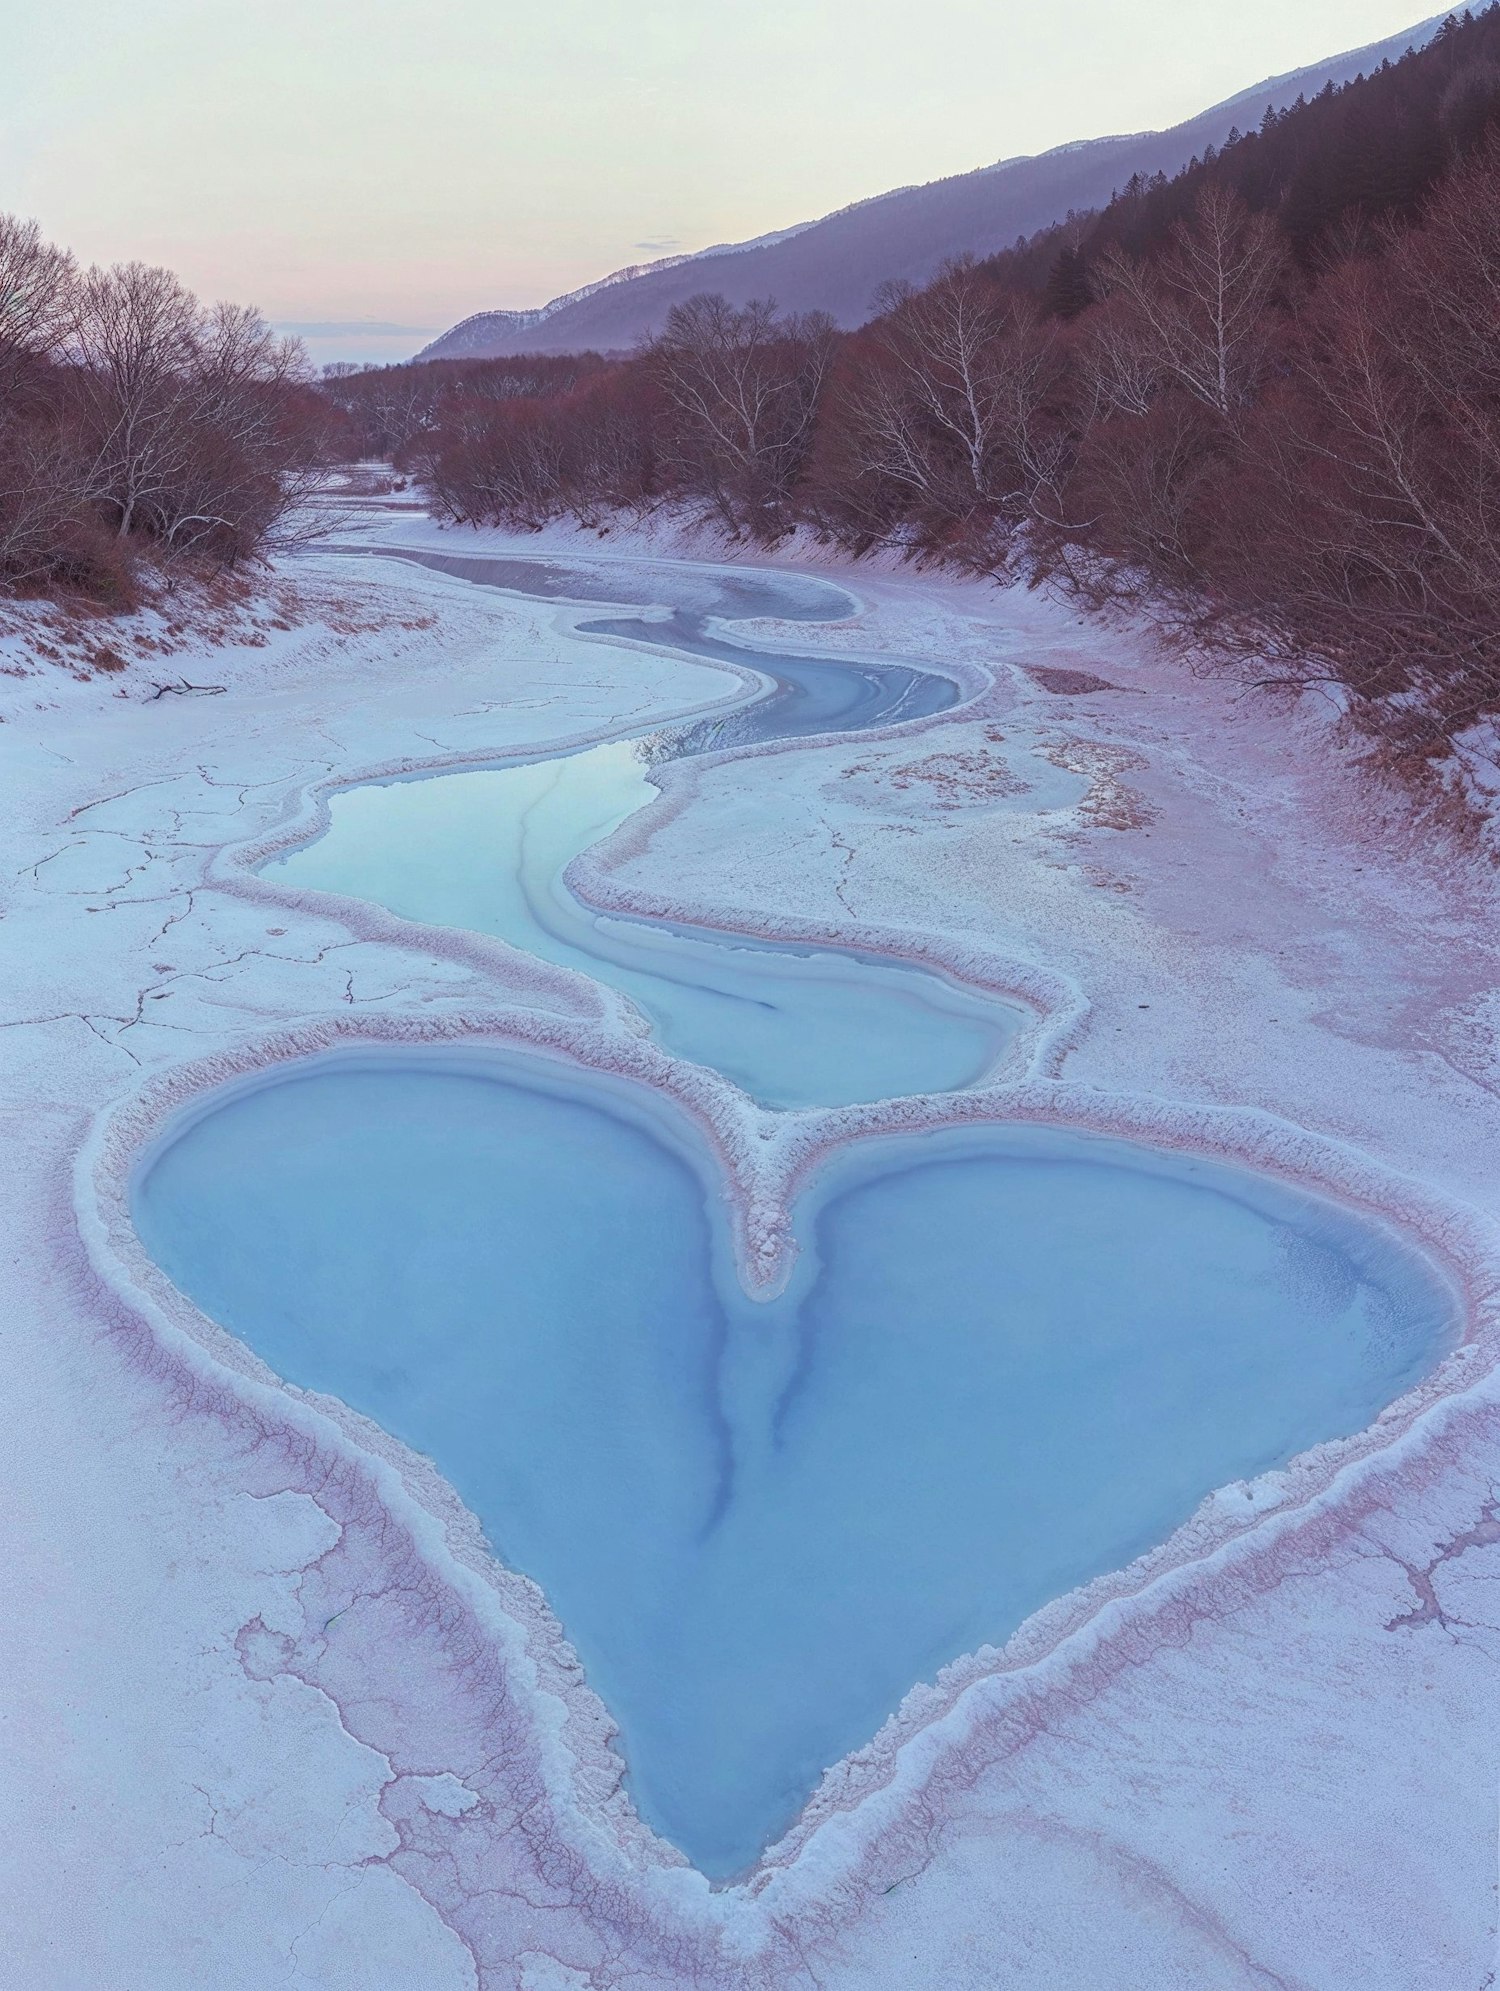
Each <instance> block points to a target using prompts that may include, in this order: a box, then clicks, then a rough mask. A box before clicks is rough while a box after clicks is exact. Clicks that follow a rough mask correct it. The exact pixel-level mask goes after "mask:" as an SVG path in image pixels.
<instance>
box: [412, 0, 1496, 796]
mask: <svg viewBox="0 0 1500 1991" xmlns="http://www.w3.org/2000/svg"><path fill="white" fill-rule="evenodd" d="M488 364H489V365H490V366H492V367H497V368H500V367H503V368H507V369H510V370H511V372H512V373H513V374H518V375H525V380H524V385H523V388H522V390H521V391H515V392H500V393H493V392H492V393H485V392H481V391H478V388H477V382H474V381H466V380H465V378H464V375H463V369H462V367H461V366H460V367H459V368H458V369H457V371H456V373H455V375H454V377H452V378H450V379H449V380H448V381H447V382H446V384H444V385H442V386H441V387H439V386H437V385H436V384H435V383H432V386H433V391H432V392H431V394H430V397H429V400H428V402H427V405H426V407H425V409H424V411H423V413H422V415H421V417H420V419H418V420H415V421H413V422H412V424H411V425H410V427H409V428H408V429H407V430H406V432H405V434H404V436H403V437H401V439H399V440H398V441H397V443H396V445H395V448H396V453H397V454H398V456H399V457H400V459H401V460H402V461H403V463H404V465H405V467H407V468H409V469H411V470H413V471H415V473H416V474H417V476H418V478H419V480H420V482H421V484H422V485H423V487H424V488H425V490H426V492H427V494H428V496H429V498H430V501H431V502H432V504H433V505H434V506H435V508H436V509H437V510H438V511H439V512H441V513H442V514H444V515H446V516H447V517H449V518H451V519H454V520H467V521H475V522H481V521H489V522H503V523H506V524H510V525H519V526H539V525H541V524H543V523H545V522H546V521H547V520H548V519H551V518H554V517H558V516H562V515H568V516H572V517H574V518H577V519H579V520H582V521H585V522H590V523H597V522H600V521H602V520H603V519H605V518H606V517H607V516H608V515H609V514H610V513H611V512H614V511H617V510H620V509H622V508H623V509H636V510H640V509H645V508H650V507H653V506H656V505H659V504H663V503H671V504H674V505H679V506H680V505H683V504H686V505H689V506H692V507H695V508H697V509H698V510H700V511H701V512H703V513H705V514H707V515H709V516H711V517H713V518H714V519H716V520H717V521H718V522H719V523H720V524H721V525H722V526H723V527H724V528H725V529H726V530H727V531H729V532H731V533H733V534H738V535H742V536H744V537H747V538H749V539H751V540H755V541H759V542H773V541H774V540H776V539H777V538H779V537H781V536H782V535H784V534H786V533H788V532H791V531H793V530H796V529H799V528H802V529H811V530H812V531H813V532H815V533H816V534H818V535H819V536H820V537H821V538H822V539H824V540H825V541H827V542H831V543H833V544H836V545H837V546H839V547H841V548H843V549H845V550H847V551H848V552H850V553H853V554H856V555H859V554H864V553H868V552H871V551H873V550H875V549H892V550H895V551H897V552H899V553H901V554H903V555H907V556H911V557H914V558H918V559H922V560H940V561H944V562H947V563H951V564H953V565H955V566H958V567H961V568H963V569H965V570H966V571H970V572H976V573H984V574H992V575H996V576H1006V575H1012V574H1015V573H1018V572H1023V573H1025V574H1027V575H1028V576H1030V577H1043V578H1048V579H1051V580H1052V581H1054V582H1056V583H1057V584H1059V585H1063V586H1066V587H1067V588H1069V589H1072V590H1074V591H1075V592H1076V593H1077V594H1078V595H1079V596H1080V597H1081V598H1082V599H1083V600H1084V601H1086V602H1087V603H1089V604H1090V605H1091V606H1095V607H1109V606H1110V605H1113V604H1127V603H1128V604H1130V605H1133V606H1139V607H1144V608H1146V609H1148V610H1149V611H1150V612H1151V613H1152V614H1154V615H1155V616H1156V617H1157V618H1158V620H1159V621H1160V622H1161V623H1162V624H1163V625H1164V626H1166V627H1167V628H1168V630H1169V631H1170V632H1171V633H1172V634H1173V635H1174V636H1175V637H1176V638H1177V639H1178V640H1179V641H1181V642H1182V643H1183V644H1185V645H1187V646H1190V647H1192V648H1194V649H1196V650H1198V651H1201V652H1203V653H1209V652H1212V653H1214V654H1218V655H1225V654H1229V655H1238V656H1241V657H1243V658H1246V659H1249V660H1253V663H1254V668H1255V670H1256V672H1257V674H1258V675H1259V676H1261V677H1262V678H1264V679H1266V680H1268V681H1273V682H1276V683H1280V684H1284V685H1287V686H1289V687H1294V688H1303V687H1306V686H1310V685H1314V684H1320V685H1322V686H1324V687H1326V688H1327V690H1328V691H1329V692H1330V694H1331V695H1332V696H1334V697H1335V698H1336V699H1337V700H1338V702H1339V703H1340V704H1341V706H1343V707H1344V708H1345V709H1347V710H1350V711H1351V712H1352V713H1353V714H1354V715H1355V717H1356V718H1357V719H1359V720H1360V721H1361V722H1362V723H1363V724H1365V725H1366V726H1368V727H1369V728H1371V729H1372V730H1373V731H1375V732H1377V733H1378V734H1379V735H1380V736H1381V737H1382V739H1383V740H1385V741H1386V742H1387V743H1388V744H1389V745H1390V746H1391V748H1392V749H1394V750H1395V751H1397V752H1399V753H1401V754H1403V755H1416V756H1431V755H1436V754H1439V753H1442V752H1444V751H1446V750H1447V749H1448V747H1449V746H1450V745H1451V743H1452V742H1453V741H1454V740H1455V739H1456V738H1457V737H1458V736H1459V735H1461V734H1462V733H1463V732H1464V730H1465V729H1466V728H1467V727H1468V726H1470V725H1471V724H1473V723H1474V722H1475V721H1476V720H1478V719H1480V718H1482V717H1487V716H1491V715H1493V714H1494V713H1495V712H1496V710H1497V709H1500V9H1497V8H1494V7H1492V8H1490V9H1488V10H1487V11H1486V12H1484V13H1483V14H1480V15H1478V16H1468V15H1466V16H1463V17H1461V18H1456V19H1454V20H1452V21H1451V22H1450V23H1449V24H1448V25H1447V26H1446V27H1445V29H1444V30H1443V31H1442V33H1440V35H1439V36H1438V38H1437V40H1436V41H1435V42H1434V43H1433V44H1431V45H1430V46H1429V47H1428V48H1426V49H1423V50H1422V51H1420V52H1418V53H1415V54H1410V55H1408V57H1407V58H1406V59H1405V60H1404V61H1402V62H1400V63H1397V64H1394V65H1386V66H1385V67H1384V68H1382V70H1381V71H1379V72H1378V73H1377V74H1375V75H1374V76H1371V77H1365V78H1361V79H1358V80H1357V81H1356V82H1354V83H1351V84H1349V85H1346V86H1345V87H1344V88H1343V89H1342V90H1337V91H1336V90H1333V89H1332V88H1331V87H1330V89H1328V90H1327V91H1325V92H1324V93H1323V94H1322V95H1321V96H1319V97H1317V98H1315V99H1314V100H1313V101H1312V102H1311V103H1308V104H1302V103H1299V104H1298V105H1295V106H1293V107H1291V108H1290V109H1289V110H1287V111H1285V112H1282V113H1276V112H1270V113H1268V114H1267V117H1266V118H1265V120H1264V121H1263V122H1262V124H1261V126H1260V128H1259V129H1258V130H1256V131H1254V132H1251V133H1248V134H1239V133H1235V134H1233V136H1232V138H1231V141H1230V142H1229V143H1228V144H1227V145H1226V146H1225V147H1224V148H1223V149H1222V150H1221V151H1219V152H1217V153H1211V154H1209V155H1208V156H1207V157H1205V158H1204V159H1200V160H1195V161H1193V162H1191V164H1190V165H1189V166H1188V167H1187V168H1185V169H1184V171H1183V172H1182V173H1181V174H1180V175H1178V176H1177V177H1176V179H1173V180H1166V179H1160V180H1158V181H1156V182H1152V183H1149V184H1146V185H1140V184H1137V185H1133V186H1132V187H1130V188H1127V189H1123V190H1121V193H1120V194H1119V195H1118V196H1117V198H1116V200H1115V201H1114V202H1113V203H1112V204H1111V206H1110V207H1109V208H1108V209H1106V210H1104V211H1103V212H1101V213H1099V214H1095V215H1088V216H1081V217H1080V216H1072V217H1070V218H1069V220H1068V222H1067V223H1066V224H1064V225H1062V226H1061V227H1059V228H1056V229H1052V230H1048V231H1046V232H1044V234H1043V235H1041V236H1039V237H1037V238H1035V239H1034V240H1032V241H1030V242H1025V243H1020V244H1017V245H1016V247H1015V248H1014V249H1012V250H1009V251H1006V252H1005V253H1003V254H1001V255H998V256H996V257H994V258H991V259H989V260H988V261H986V262H982V263H976V262H964V263H959V264H954V265H952V266H950V267H948V268H947V269H945V270H944V271H943V272H942V273H941V274H940V275H939V276H938V277H937V278H936V279H935V280H934V281H933V282H931V283H930V284H928V285H926V286H925V287H922V288H912V287H910V286H893V287H890V288H888V289H887V290H886V291H884V292H883V293H882V294H881V295H880V296H879V297H878V298H877V300H876V313H875V316H874V317H873V318H872V319H871V321H870V323H869V324H867V325H866V326H864V327H863V328H862V329H860V330H859V331H857V332H854V333H840V332H838V331H837V330H836V329H835V327H834V326H833V324H832V322H831V321H830V320H828V319H827V318H824V317H822V316H819V315H816V314H814V315H803V316H795V317H793V316H785V315H782V314H780V313H778V312H777V311H776V309H775V307H774V305H773V304H771V303H770V302H763V303H754V304H750V305H747V306H745V307H743V308H736V307H733V306H731V305H729V304H728V303H726V302H725V300H724V299H723V298H720V297H713V296H703V297H698V298H694V299H692V300H690V301H689V302H687V303H685V304H682V305H679V306H678V307H676V308H675V309H674V310H673V311H672V312H671V314H670V315H669V317H668V319H667V321H666V324H665V327H664V329H663V331H662V333H661V334H660V336H659V337H657V338H656V339H654V340H653V341H652V342H651V343H650V344H649V345H647V346H646V347H644V348H643V349H642V350H641V351H639V352H637V353H635V354H632V355H630V356H628V357H626V358H624V359H617V360H613V361H605V360H600V359H598V358H597V356H589V357H588V358H587V359H586V360H583V361H579V362H575V363H574V366H573V370H572V371H571V372H565V373H559V374H557V375H555V376H554V375H548V374H547V373H546V371H545V369H546V368H547V367H548V366H556V365H558V364H559V363H557V362H525V361H515V360H511V361H504V362H490V363H488ZM528 367H529V368H530V371H529V372H528V371H527V369H528ZM389 371H390V372H392V373H401V372H414V373H415V372H425V371H427V370H426V369H421V368H411V369H390V370H389Z"/></svg>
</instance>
